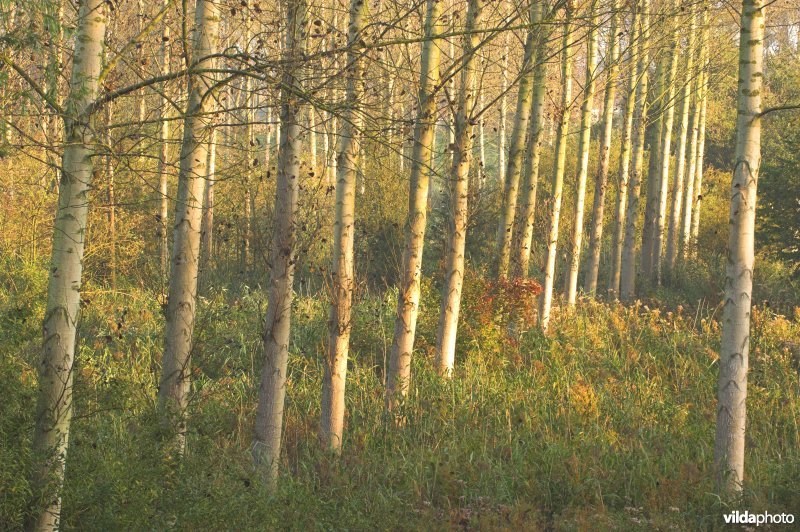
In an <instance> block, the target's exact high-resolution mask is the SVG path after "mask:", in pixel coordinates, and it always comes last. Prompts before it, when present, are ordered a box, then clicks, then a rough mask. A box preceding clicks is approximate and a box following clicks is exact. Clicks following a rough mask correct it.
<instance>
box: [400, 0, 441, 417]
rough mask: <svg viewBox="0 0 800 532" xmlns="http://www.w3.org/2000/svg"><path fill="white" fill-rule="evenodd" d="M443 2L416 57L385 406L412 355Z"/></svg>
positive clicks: (404, 387) (435, 6) (430, 0)
mask: <svg viewBox="0 0 800 532" xmlns="http://www.w3.org/2000/svg"><path fill="white" fill-rule="evenodd" d="M442 8H443V6H442V2H441V1H440V0H427V8H426V11H427V13H426V16H425V37H426V40H425V41H424V42H423V44H422V55H421V58H420V61H421V64H420V82H419V97H418V101H417V120H416V123H415V125H414V144H413V147H412V154H411V177H410V184H409V193H408V217H407V219H406V226H405V248H404V250H403V259H402V261H403V262H402V263H401V266H400V268H401V269H400V276H401V277H400V284H399V286H398V295H397V314H396V316H395V322H394V340H393V342H392V351H391V355H390V359H389V374H388V376H387V386H386V406H387V408H388V409H390V410H391V409H392V408H393V407H394V404H395V402H396V401H398V400H400V399H401V398H402V397H403V396H405V394H406V392H407V391H408V385H409V381H410V378H411V355H412V352H413V350H414V338H415V333H416V328H417V314H418V312H419V297H420V278H421V276H422V252H423V247H424V245H425V229H426V226H427V215H428V194H429V190H430V180H431V173H432V172H431V171H432V165H431V162H432V159H431V157H432V153H433V141H434V135H435V133H436V116H437V102H438V97H439V89H440V87H439V82H440V75H439V63H440V59H441V55H440V50H439V42H438V40H437V37H438V36H439V35H440V34H441V33H442V32H443V30H444V25H443V20H442Z"/></svg>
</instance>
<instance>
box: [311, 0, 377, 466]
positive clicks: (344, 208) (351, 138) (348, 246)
mask: <svg viewBox="0 0 800 532" xmlns="http://www.w3.org/2000/svg"><path fill="white" fill-rule="evenodd" d="M367 11H368V8H367V2H365V1H363V0H351V3H350V25H349V27H348V30H347V43H348V53H347V65H346V68H345V73H346V77H347V89H346V94H345V107H344V110H343V111H342V124H341V128H340V130H339V150H338V151H339V155H338V163H337V175H336V181H337V183H336V215H335V221H334V226H333V253H332V254H333V265H332V268H331V270H332V272H331V274H332V278H331V285H332V286H331V290H332V292H331V311H330V317H329V321H328V326H329V334H330V336H329V340H328V350H327V360H326V363H325V376H324V379H323V382H322V416H321V421H320V430H319V437H320V442H321V444H322V446H323V447H324V448H325V449H328V450H331V451H333V452H335V453H339V452H341V448H342V435H343V433H344V391H345V382H346V377H347V355H348V350H349V348H350V330H351V327H352V322H351V320H350V313H351V309H352V304H353V287H354V283H355V279H354V276H353V236H354V232H355V193H356V176H357V173H358V155H359V153H360V142H359V139H358V135H359V134H358V128H359V123H360V118H359V109H358V108H359V104H360V102H361V95H362V92H363V87H362V84H363V80H362V75H363V73H362V69H363V66H362V64H361V62H362V60H361V55H362V53H363V52H362V50H361V45H360V43H361V42H362V32H363V30H364V27H365V25H366V21H367Z"/></svg>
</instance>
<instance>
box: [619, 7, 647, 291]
mask: <svg viewBox="0 0 800 532" xmlns="http://www.w3.org/2000/svg"><path fill="white" fill-rule="evenodd" d="M640 6H641V7H639V10H640V11H639V13H640V15H639V17H637V18H638V19H639V26H640V29H639V32H638V34H639V35H640V37H639V42H640V48H639V54H638V61H637V63H636V79H637V80H638V82H637V84H636V96H635V102H634V108H633V132H632V140H631V150H632V152H631V167H632V168H631V169H630V173H629V176H630V177H629V178H628V179H629V181H628V198H627V199H628V205H627V208H626V212H625V234H624V237H623V242H622V256H621V258H620V287H619V292H620V299H621V300H622V301H630V300H632V299H633V298H634V297H635V295H636V293H635V290H636V223H637V220H638V218H639V193H640V191H641V187H642V167H643V166H644V137H645V133H646V127H647V124H646V121H647V84H648V77H649V76H648V69H649V66H650V55H649V50H648V46H649V40H650V12H649V9H650V0H642V2H641V4H640Z"/></svg>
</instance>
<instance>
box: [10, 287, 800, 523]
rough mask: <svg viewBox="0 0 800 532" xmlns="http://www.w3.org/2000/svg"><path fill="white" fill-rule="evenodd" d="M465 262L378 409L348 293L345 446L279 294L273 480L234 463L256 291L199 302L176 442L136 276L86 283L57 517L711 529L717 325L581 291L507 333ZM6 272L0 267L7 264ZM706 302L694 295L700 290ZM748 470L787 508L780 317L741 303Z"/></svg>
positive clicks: (793, 446)
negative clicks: (282, 377)
mask: <svg viewBox="0 0 800 532" xmlns="http://www.w3.org/2000/svg"><path fill="white" fill-rule="evenodd" d="M40 276H41V274H40V273H37V272H33V273H31V272H28V274H27V276H22V277H19V276H18V277H17V279H18V281H17V284H19V285H20V286H21V285H23V284H24V287H23V288H20V287H19V286H18V287H17V288H15V289H10V290H7V291H6V292H5V295H3V296H2V297H1V298H0V305H2V307H0V309H2V319H0V327H2V328H1V329H0V342H2V343H0V349H2V351H3V352H4V356H3V358H2V362H0V389H2V390H3V400H2V401H0V522H3V523H6V524H7V526H9V528H14V527H16V526H18V525H19V523H20V522H21V518H22V514H23V511H24V507H25V501H26V498H27V496H28V492H27V489H28V487H27V482H26V478H27V471H28V468H29V466H30V464H29V456H28V445H29V440H30V435H31V431H32V424H33V421H32V411H33V401H34V397H35V385H36V382H35V380H36V379H35V371H34V368H35V360H36V357H37V355H38V351H37V349H38V345H39V341H40V340H39V329H38V324H39V323H40V321H41V313H42V308H41V304H42V302H43V300H44V299H43V297H42V294H41V292H42V290H43V288H44V284H43V283H42V282H41V279H40ZM482 283H483V281H480V280H477V281H470V283H468V286H467V287H466V290H465V295H466V300H465V319H464V321H463V323H462V328H461V330H462V335H461V338H460V339H459V351H458V354H457V369H456V373H455V377H454V379H453V380H452V381H450V382H447V381H443V380H441V379H440V378H438V377H437V376H436V375H435V374H434V373H432V370H431V367H432V360H431V354H430V353H431V350H430V346H431V345H433V344H434V340H435V326H436V318H437V311H438V294H437V293H436V291H435V290H434V289H433V288H432V287H431V286H430V285H429V284H426V285H425V290H424V293H423V302H422V305H423V309H422V315H421V322H420V330H419V335H420V337H419V341H418V345H419V351H418V353H417V355H416V357H415V360H414V367H413V384H412V388H411V393H410V396H409V399H408V401H407V404H406V405H405V406H404V408H403V414H404V415H405V420H406V422H405V424H404V425H403V426H402V427H400V428H397V427H395V425H394V424H393V423H389V422H388V421H387V419H386V418H385V416H384V413H383V393H382V385H381V378H382V367H383V360H384V354H385V353H386V351H387V350H388V348H389V346H390V345H391V331H392V327H393V316H392V315H393V309H394V297H395V296H393V294H392V293H391V292H390V293H388V294H386V295H385V297H384V298H383V299H381V298H378V297H375V296H370V297H367V298H365V299H363V300H361V301H360V302H359V303H358V305H357V308H356V312H355V321H354V331H353V340H352V345H353V353H352V357H351V364H350V371H349V375H348V384H347V386H348V388H347V416H346V435H345V441H344V452H343V455H342V457H341V458H339V459H336V458H332V457H330V456H327V455H324V454H322V453H321V452H320V451H319V450H318V447H317V444H316V443H317V442H316V429H317V423H318V417H319V396H320V389H321V375H322V367H321V359H322V345H323V341H324V337H325V334H326V323H325V321H326V312H327V307H326V304H325V303H324V302H323V301H319V300H314V299H305V298H303V299H300V300H298V301H297V304H296V307H295V320H294V327H293V343H292V347H291V359H290V375H289V381H288V383H287V387H288V390H287V405H286V406H287V408H286V423H285V447H284V452H283V455H282V461H281V479H280V483H279V487H278V488H277V490H275V491H274V492H269V491H268V490H267V489H266V487H265V486H264V485H263V484H262V483H261V482H260V480H259V479H258V478H257V476H256V475H255V474H254V472H253V471H252V468H251V462H250V455H249V443H250V434H251V426H252V422H253V419H254V408H255V404H256V394H257V388H258V373H259V371H260V361H259V358H260V355H259V353H260V349H259V348H260V345H259V332H260V327H261V325H260V323H261V317H262V315H263V310H264V307H265V305H266V302H265V296H264V294H263V293H261V292H249V291H247V290H242V291H237V292H236V293H234V292H227V291H223V290H217V291H214V290H212V291H211V292H210V293H209V294H207V295H206V297H205V298H204V299H203V300H202V301H201V304H200V307H199V308H200V313H199V318H198V329H197V345H196V349H195V353H194V363H195V365H196V370H195V376H194V389H193V394H192V400H191V418H190V420H189V427H190V434H189V437H188V453H187V455H186V459H185V461H184V462H183V463H182V464H180V465H179V466H174V465H173V464H168V463H166V462H165V461H164V460H163V459H162V458H161V455H160V453H159V451H158V445H157V441H158V439H157V435H156V433H155V429H154V427H155V422H154V401H155V393H156V385H157V381H158V372H159V367H160V356H161V334H162V331H163V318H162V317H161V314H160V312H161V311H160V302H159V300H158V299H157V298H156V297H155V296H153V295H151V294H148V293H145V292H138V291H135V292H132V293H130V294H116V295H115V294H107V293H92V292H91V291H89V292H87V294H86V296H85V298H86V299H89V300H90V301H89V302H88V304H87V305H86V306H85V308H84V313H83V317H82V322H81V326H80V348H79V359H78V363H77V369H76V376H77V378H76V391H75V396H76V407H75V419H74V422H73V432H72V437H71V445H70V450H69V457H68V464H67V478H66V484H65V488H64V499H63V504H64V507H63V522H64V528H65V529H81V530H117V529H131V530H142V529H163V528H175V529H179V530H199V529H206V530H212V529H254V530H255V529H258V530H264V529H282V528H292V529H305V530H329V529H339V528H348V529H364V530H366V529H375V528H379V529H398V530H416V529H451V528H482V529H503V528H505V529H509V530H518V529H521V528H526V529H556V530H585V529H587V528H591V529H625V530H631V529H633V530H636V529H641V530H652V529H662V530H668V529H679V530H694V529H714V528H721V527H722V514H723V512H726V511H728V508H729V505H728V504H726V503H724V502H722V501H720V500H718V499H717V498H716V497H715V496H714V495H713V491H714V490H713V485H712V483H711V470H710V468H711V463H712V453H713V449H712V445H713V437H714V421H715V406H714V405H715V389H716V375H717V356H716V349H717V344H718V338H719V324H718V323H717V321H715V319H714V318H718V316H713V315H712V313H713V312H714V311H713V309H711V310H697V309H689V308H687V309H684V310H682V311H680V312H678V311H676V312H674V313H666V312H665V311H655V310H649V309H647V308H645V307H643V306H641V305H637V306H634V307H630V308H625V307H621V306H608V305H605V304H599V303H592V302H584V303H582V304H581V305H580V306H579V308H578V309H576V311H575V312H573V313H556V315H555V316H554V320H553V323H552V330H553V334H552V335H551V336H549V337H544V336H543V335H541V333H539V332H538V331H536V330H535V329H530V330H524V329H525V328H523V329H522V330H523V331H524V332H522V333H517V334H516V335H515V336H514V337H509V336H508V333H507V332H506V331H507V328H506V325H505V323H504V319H503V315H502V313H500V312H499V311H498V310H497V309H498V308H500V307H501V306H502V305H501V303H502V302H501V301H498V300H495V301H494V302H492V303H491V304H489V303H487V302H486V299H487V298H485V297H483V296H482V294H484V295H485V292H484V291H485V290H486V286H485V283H483V284H482ZM6 286H10V285H8V283H6ZM704 309H705V307H704ZM752 340H753V349H752V352H751V355H752V358H751V374H750V383H749V392H750V394H749V398H748V439H747V445H748V447H747V457H746V461H747V462H746V463H747V485H746V489H745V494H744V498H745V500H744V501H741V502H739V503H737V504H736V505H735V506H733V508H735V509H740V510H744V509H748V510H750V511H751V512H755V511H765V510H770V511H774V512H787V511H794V512H795V513H798V510H800V492H798V490H797V486H798V485H799V484H800V434H799V433H798V418H800V382H799V381H798V371H799V370H800V360H799V359H798V353H797V345H798V342H800V324H798V321H797V318H796V317H790V318H784V317H781V316H779V315H776V314H774V313H772V312H771V311H768V310H763V311H761V310H759V311H757V312H755V314H754V319H753V338H752Z"/></svg>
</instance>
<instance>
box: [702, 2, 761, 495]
mask: <svg viewBox="0 0 800 532" xmlns="http://www.w3.org/2000/svg"><path fill="white" fill-rule="evenodd" d="M764 11H765V8H764V6H763V3H762V0H743V2H742V19H741V20H742V22H741V34H740V37H739V40H740V41H739V90H738V96H737V103H738V106H737V108H738V117H737V121H736V166H735V167H734V173H733V182H732V183H731V210H730V236H729V237H728V262H727V267H726V275H725V306H724V308H723V311H722V341H721V343H720V359H719V387H718V391H717V433H716V439H715V443H714V465H715V470H716V474H717V489H718V491H719V492H720V494H723V495H731V494H735V493H738V492H741V490H742V482H743V481H744V447H745V404H746V399H747V369H748V356H749V351H750V307H751V301H752V293H753V292H752V290H753V271H754V270H753V268H754V263H755V258H754V254H753V246H754V234H755V221H756V190H757V186H758V171H759V166H760V164H761V116H760V113H761V87H762V83H763V72H762V65H763V61H764V26H765V13H764Z"/></svg>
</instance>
